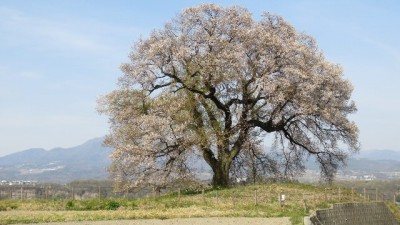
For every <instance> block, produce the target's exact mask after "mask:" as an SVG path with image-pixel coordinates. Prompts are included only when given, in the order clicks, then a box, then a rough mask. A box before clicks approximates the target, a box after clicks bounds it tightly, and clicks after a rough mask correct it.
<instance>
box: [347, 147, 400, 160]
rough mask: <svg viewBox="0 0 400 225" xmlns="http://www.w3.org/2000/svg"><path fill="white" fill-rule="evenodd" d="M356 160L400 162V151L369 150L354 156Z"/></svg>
mask: <svg viewBox="0 0 400 225" xmlns="http://www.w3.org/2000/svg"><path fill="white" fill-rule="evenodd" d="M353 158H355V159H369V160H395V161H400V151H394V150H387V149H385V150H367V151H360V153H359V154H357V155H354V156H353Z"/></svg>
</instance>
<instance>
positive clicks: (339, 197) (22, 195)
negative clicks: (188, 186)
mask: <svg viewBox="0 0 400 225" xmlns="http://www.w3.org/2000/svg"><path fill="white" fill-rule="evenodd" d="M169 193H172V194H176V197H177V198H176V199H177V201H191V202H201V203H207V204H242V203H246V204H249V202H252V203H254V205H264V204H265V205H266V204H271V203H278V204H279V205H281V206H282V207H283V206H285V205H290V204H302V205H303V206H304V208H305V209H307V208H308V207H309V206H313V205H316V204H319V203H320V202H321V201H323V202H328V203H340V202H368V201H392V202H394V203H396V198H397V197H398V195H397V194H396V193H385V192H383V191H380V190H379V189H377V188H351V189H349V188H340V187H335V188H332V187H327V188H324V189H323V190H322V191H321V189H319V191H315V190H313V189H310V190H306V191H302V190H301V191H299V190H297V189H290V188H289V189H282V188H275V187H274V186H271V185H270V186H268V185H266V186H262V185H261V186H258V187H253V188H247V189H238V190H235V189H233V190H230V191H227V190H220V191H218V190H206V189H202V190H197V191H194V192H193V191H192V195H190V194H189V195H188V194H187V192H186V191H184V190H181V189H177V190H175V191H169ZM161 194H162V193H161V192H159V191H157V190H156V189H149V190H147V192H145V193H136V192H132V191H124V192H115V191H113V187H112V186H101V185H98V186H96V185H91V186H73V187H71V186H62V185H13V186H0V200H4V199H20V200H24V199H61V200H62V199H73V200H84V199H95V198H98V199H105V198H138V197H144V198H154V199H156V198H158V197H159V196H160V195H161Z"/></svg>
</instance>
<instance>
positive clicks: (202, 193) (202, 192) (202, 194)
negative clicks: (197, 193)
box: [201, 189, 206, 202]
mask: <svg viewBox="0 0 400 225" xmlns="http://www.w3.org/2000/svg"><path fill="white" fill-rule="evenodd" d="M201 197H202V199H203V202H204V201H205V200H206V199H205V196H204V189H202V190H201Z"/></svg>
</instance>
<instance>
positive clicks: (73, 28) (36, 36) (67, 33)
mask: <svg viewBox="0 0 400 225" xmlns="http://www.w3.org/2000/svg"><path fill="white" fill-rule="evenodd" d="M0 18H2V19H1V20H0V30H3V32H5V33H3V34H6V35H8V37H13V36H16V37H17V38H15V39H14V40H11V39H10V40H9V41H11V42H12V41H14V42H15V41H21V40H23V41H24V42H29V41H36V42H37V41H40V42H41V43H43V44H44V45H47V46H49V45H51V46H57V47H61V48H73V49H78V50H87V51H104V50H109V49H110V47H109V46H107V45H106V44H105V43H102V42H101V41H99V40H98V39H97V38H95V37H94V36H95V35H94V34H93V32H94V31H93V30H91V29H90V27H85V26H86V25H85V24H84V23H82V24H76V23H74V22H71V21H49V20H44V19H41V18H38V17H33V16H29V15H26V14H23V13H22V12H20V11H17V10H13V9H9V8H4V7H1V8H0Z"/></svg>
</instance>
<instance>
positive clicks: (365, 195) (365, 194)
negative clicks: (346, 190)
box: [364, 188, 367, 202]
mask: <svg viewBox="0 0 400 225" xmlns="http://www.w3.org/2000/svg"><path fill="white" fill-rule="evenodd" d="M366 198H367V190H366V189H365V188H364V202H365V200H366Z"/></svg>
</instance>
